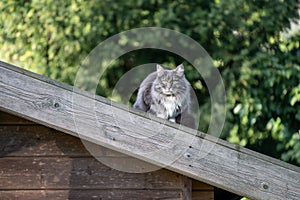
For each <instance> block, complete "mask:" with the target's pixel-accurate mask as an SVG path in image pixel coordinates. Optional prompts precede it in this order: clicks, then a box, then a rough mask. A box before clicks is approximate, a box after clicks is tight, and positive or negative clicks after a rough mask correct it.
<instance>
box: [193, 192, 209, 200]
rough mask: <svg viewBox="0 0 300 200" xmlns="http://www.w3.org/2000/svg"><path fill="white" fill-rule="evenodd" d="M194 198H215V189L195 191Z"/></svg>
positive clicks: (207, 199) (194, 199)
mask: <svg viewBox="0 0 300 200" xmlns="http://www.w3.org/2000/svg"><path fill="white" fill-rule="evenodd" d="M192 198H193V200H214V192H213V191H193V193H192Z"/></svg>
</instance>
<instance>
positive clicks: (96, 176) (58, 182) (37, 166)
mask: <svg viewBox="0 0 300 200" xmlns="http://www.w3.org/2000/svg"><path fill="white" fill-rule="evenodd" d="M39 188H47V189H66V188H69V189H85V188H89V189H111V188H114V189H115V188H122V189H126V188H127V189H130V188H136V189H144V188H146V189H182V179H181V175H179V174H177V173H174V172H171V171H168V170H164V169H162V170H158V171H155V172H150V173H144V174H141V173H136V174H134V173H125V172H120V171H117V170H114V169H111V168H109V167H107V166H105V165H103V164H102V163H100V162H98V161H97V160H95V159H93V158H64V157H63V158H55V157H53V158H34V157H33V158H31V157H26V158H17V157H16V158H15V157H12V158H1V159H0V189H2V190H3V189H39Z"/></svg>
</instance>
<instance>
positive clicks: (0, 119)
mask: <svg viewBox="0 0 300 200" xmlns="http://www.w3.org/2000/svg"><path fill="white" fill-rule="evenodd" d="M4 124H5V125H10V124H19V125H30V124H36V123H34V122H31V121H29V120H26V119H23V118H20V117H17V116H14V115H11V114H8V113H6V112H0V125H4Z"/></svg>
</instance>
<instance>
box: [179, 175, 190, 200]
mask: <svg viewBox="0 0 300 200" xmlns="http://www.w3.org/2000/svg"><path fill="white" fill-rule="evenodd" d="M181 179H182V198H183V199H184V200H192V179H191V178H189V177H186V176H182V177H181Z"/></svg>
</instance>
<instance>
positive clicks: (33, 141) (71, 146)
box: [0, 111, 214, 200]
mask: <svg viewBox="0 0 300 200" xmlns="http://www.w3.org/2000/svg"><path fill="white" fill-rule="evenodd" d="M106 156H110V155H106ZM111 156H114V155H111ZM191 192H192V195H191ZM191 196H192V199H199V200H200V199H213V198H214V194H213V187H212V186H210V185H207V184H204V183H201V182H199V181H195V180H191V179H189V178H187V177H185V176H183V175H180V174H177V173H174V172H171V171H169V170H166V169H161V170H158V171H154V172H149V173H143V174H141V173H137V174H134V173H125V172H120V171H117V170H114V169H111V168H109V167H107V166H105V165H103V164H102V163H101V162H99V161H97V160H96V159H95V158H94V157H93V156H91V155H90V154H89V152H88V151H86V150H85V148H84V146H83V145H82V143H81V141H80V139H78V138H76V137H73V136H70V135H67V134H65V133H62V132H59V131H56V130H53V129H51V128H48V127H45V126H42V125H39V124H35V123H33V122H30V121H27V120H25V119H22V118H18V117H16V116H13V115H10V114H7V113H5V112H1V111H0V199H191V198H190V197H191Z"/></svg>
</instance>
